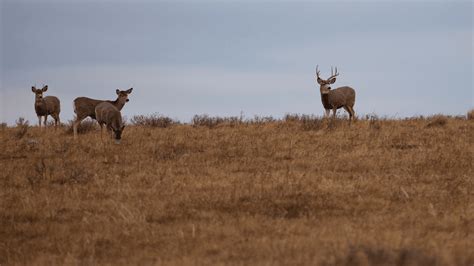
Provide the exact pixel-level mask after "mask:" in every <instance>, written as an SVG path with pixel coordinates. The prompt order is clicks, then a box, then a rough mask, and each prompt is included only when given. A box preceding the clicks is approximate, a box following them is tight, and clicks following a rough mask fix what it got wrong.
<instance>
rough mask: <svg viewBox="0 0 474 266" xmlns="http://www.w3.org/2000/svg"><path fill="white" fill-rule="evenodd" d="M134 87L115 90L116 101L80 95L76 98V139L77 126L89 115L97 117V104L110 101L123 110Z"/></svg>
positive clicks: (74, 127) (74, 124)
mask: <svg viewBox="0 0 474 266" xmlns="http://www.w3.org/2000/svg"><path fill="white" fill-rule="evenodd" d="M132 91H133V88H130V89H128V90H125V91H122V90H119V89H117V90H116V91H115V92H116V93H117V99H116V100H115V101H110V100H96V99H91V98H87V97H79V98H76V99H74V113H75V114H76V119H75V120H74V122H73V129H74V139H76V138H77V127H78V126H79V124H80V123H81V121H82V120H84V119H85V118H87V117H90V118H92V119H96V113H95V108H96V107H97V105H99V104H101V103H103V102H108V103H110V104H112V105H113V106H115V108H117V109H118V110H119V111H121V110H122V108H123V106H124V105H125V103H127V102H128V101H129V99H128V95H129V94H130V93H132Z"/></svg>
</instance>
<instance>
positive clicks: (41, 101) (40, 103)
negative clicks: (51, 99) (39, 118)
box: [35, 98, 44, 107]
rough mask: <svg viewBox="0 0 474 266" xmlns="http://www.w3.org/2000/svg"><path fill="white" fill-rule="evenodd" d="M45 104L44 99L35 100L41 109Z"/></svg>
mask: <svg viewBox="0 0 474 266" xmlns="http://www.w3.org/2000/svg"><path fill="white" fill-rule="evenodd" d="M43 104H44V99H43V98H41V99H40V98H36V99H35V106H38V107H41V106H42V105H43Z"/></svg>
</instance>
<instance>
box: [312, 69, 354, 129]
mask: <svg viewBox="0 0 474 266" xmlns="http://www.w3.org/2000/svg"><path fill="white" fill-rule="evenodd" d="M319 74H320V72H319V70H318V66H316V81H317V82H318V84H319V85H320V88H319V90H320V92H321V101H322V103H323V107H324V109H325V110H326V114H325V116H326V117H328V116H329V113H330V112H331V110H332V111H333V118H335V117H336V112H337V109H339V108H341V107H343V108H344V109H345V110H346V111H347V112H348V113H349V123H350V122H351V120H354V119H355V111H354V104H355V97H356V93H355V90H354V89H353V88H351V87H348V86H343V87H339V88H336V89H332V88H331V86H330V85H331V84H333V83H334V82H336V77H337V76H339V73H338V72H337V67H336V71H335V73H333V69H332V67H331V76H330V77H329V78H328V79H322V78H321V77H320V76H319Z"/></svg>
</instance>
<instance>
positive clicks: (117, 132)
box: [111, 125, 125, 144]
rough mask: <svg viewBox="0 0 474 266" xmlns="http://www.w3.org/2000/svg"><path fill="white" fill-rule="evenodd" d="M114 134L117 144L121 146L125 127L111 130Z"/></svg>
mask: <svg viewBox="0 0 474 266" xmlns="http://www.w3.org/2000/svg"><path fill="white" fill-rule="evenodd" d="M111 129H112V132H113V134H114V139H115V143H116V144H120V140H121V139H122V132H123V130H124V129H125V125H123V126H121V127H119V128H117V129H116V128H111Z"/></svg>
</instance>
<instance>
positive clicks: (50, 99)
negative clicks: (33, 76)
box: [31, 85, 61, 128]
mask: <svg viewBox="0 0 474 266" xmlns="http://www.w3.org/2000/svg"><path fill="white" fill-rule="evenodd" d="M47 90H48V85H46V86H44V87H43V88H42V89H36V87H35V86H33V87H31V91H32V92H33V93H34V94H35V111H36V115H37V116H38V123H39V127H40V128H41V117H43V116H44V126H46V121H47V119H48V115H50V116H52V117H53V118H54V126H55V128H57V126H58V124H59V123H60V121H59V113H60V112H61V104H60V102H59V99H58V98H57V97H55V96H46V97H44V98H43V93H44V92H46V91H47Z"/></svg>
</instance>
